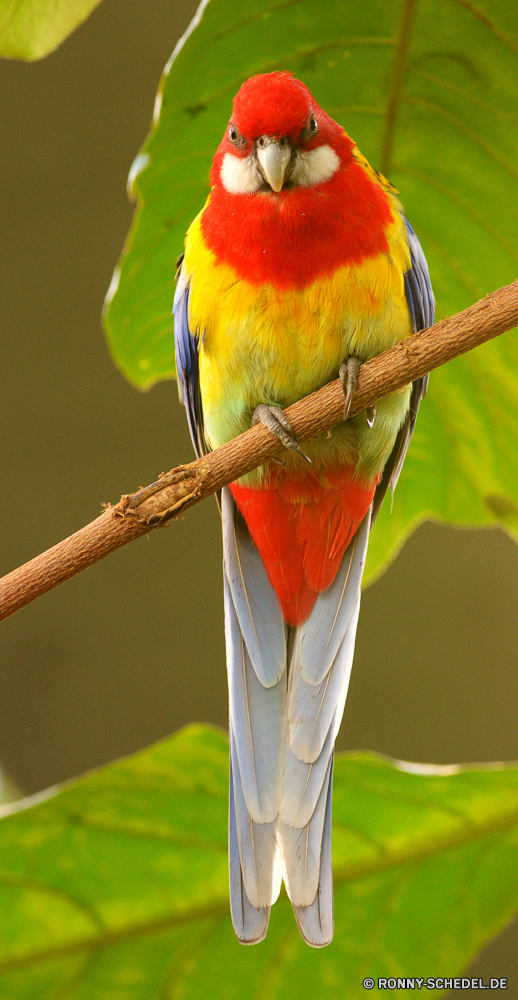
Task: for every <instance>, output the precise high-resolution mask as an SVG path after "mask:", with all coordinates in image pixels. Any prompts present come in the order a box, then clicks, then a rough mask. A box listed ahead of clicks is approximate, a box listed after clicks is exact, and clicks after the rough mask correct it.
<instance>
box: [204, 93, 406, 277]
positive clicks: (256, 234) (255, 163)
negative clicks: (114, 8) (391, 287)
mask: <svg viewBox="0 0 518 1000" xmlns="http://www.w3.org/2000/svg"><path fill="white" fill-rule="evenodd" d="M364 163H365V161H363V160H362V158H361V157H360V155H359V153H358V150H357V149H356V147H355V145H354V142H353V141H352V139H350V138H349V136H348V135H347V134H346V132H344V130H343V128H342V127H341V126H340V125H338V124H337V122H335V121H333V119H332V118H330V117H329V115H327V114H326V113H325V111H323V110H322V108H320V107H319V105H318V104H317V102H316V101H315V99H314V97H313V96H312V94H311V92H310V91H309V90H308V88H307V87H306V86H305V85H304V84H303V83H301V82H300V81H299V80H296V79H295V78H294V77H292V76H291V74H290V73H266V74H264V75H262V76H254V77H252V78H251V79H250V80H247V81H246V82H245V83H244V84H243V85H242V87H241V89H240V90H239V92H238V94H237V95H236V97H235V100H234V105H233V109H232V115H231V118H230V121H229V124H228V127H227V130H226V132H225V135H224V137H223V140H222V142H221V143H220V146H219V148H218V150H217V152H216V155H215V157H214V161H213V164H212V171H211V183H212V186H213V190H212V196H211V199H210V202H209V204H208V206H207V208H206V209H205V212H204V215H203V232H204V236H205V239H206V242H207V244H208V246H209V247H210V249H211V250H213V252H214V253H215V255H216V258H217V259H218V260H220V261H226V262H227V263H229V264H230V265H231V266H232V267H233V268H234V269H235V270H236V271H237V273H238V274H239V276H240V277H241V278H243V279H245V280H247V281H249V282H250V283H251V284H253V285H261V284H263V283H271V284H274V285H276V286H277V287H278V288H280V289H282V288H284V289H288V288H302V287H305V286H307V285H308V284H310V283H311V282H313V281H314V280H315V279H316V278H317V277H318V276H319V275H321V274H332V273H333V271H335V270H336V268H337V267H340V266H341V265H346V264H351V263H359V262H360V261H361V260H363V259H365V258H366V257H368V256H371V255H375V254H378V253H380V252H385V251H386V249H387V242H386V236H385V230H386V227H387V225H388V224H389V223H390V222H391V221H392V214H391V209H390V204H389V201H388V199H387V197H386V194H385V192H384V191H383V189H382V188H381V187H380V185H379V184H378V183H377V182H376V179H375V177H371V176H370V175H369V173H368V171H366V170H365V167H364Z"/></svg>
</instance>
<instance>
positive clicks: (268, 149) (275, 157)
mask: <svg viewBox="0 0 518 1000" xmlns="http://www.w3.org/2000/svg"><path fill="white" fill-rule="evenodd" d="M257 159H258V160H259V163H260V166H261V170H262V172H263V175H264V177H265V179H266V180H267V181H268V184H269V185H270V187H271V188H272V190H273V191H280V190H281V188H282V185H283V184H284V177H285V174H286V169H287V167H288V163H289V162H290V160H291V149H290V146H289V144H288V143H287V142H286V140H283V141H279V140H278V139H268V137H267V136H265V135H263V136H261V138H260V139H259V140H258V142H257Z"/></svg>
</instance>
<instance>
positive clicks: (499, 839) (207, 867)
mask: <svg viewBox="0 0 518 1000" xmlns="http://www.w3.org/2000/svg"><path fill="white" fill-rule="evenodd" d="M227 756H228V745H227V741H226V738H225V736H224V734H223V733H221V732H219V731H217V730H214V729H209V728H207V727H203V726H191V727H189V728H187V729H184V730H183V731H181V732H180V733H178V734H177V735H176V736H174V737H172V738H170V739H168V740H165V741H164V742H162V743H158V744H156V745H155V746H153V747H151V748H150V749H148V750H145V751H143V752H142V753H139V754H136V755H135V756H134V757H130V758H127V759H126V760H122V761H119V762H117V763H115V764H113V765H111V766H109V767H106V768H103V769H101V770H100V771H97V772H94V773H92V774H89V775H86V777H83V778H81V779H79V780H78V781H75V782H72V783H70V784H68V785H65V786H63V787H62V788H61V789H51V790H50V792H49V793H44V794H43V796H35V799H36V803H35V804H33V805H31V807H30V808H26V807H24V806H26V804H27V803H29V804H30V803H31V800H25V802H24V803H22V804H21V805H22V808H20V805H19V804H16V805H14V806H8V807H4V808H3V810H2V812H3V813H4V814H5V813H6V812H7V813H8V815H5V818H4V819H3V820H2V821H1V822H0V921H1V925H0V927H1V929H0V995H1V997H2V1000H56V998H57V997H59V998H60V1000H92V998H94V997H95V998H99V1000H100V998H102V1000H169V998H170V1000H172V998H173V997H174V998H177V997H182V998H185V1000H194V998H195V997H196V998H206V997H211V998H214V1000H218V998H221V1000H243V997H244V996H246V997H250V998H251V1000H253V998H256V997H257V998H259V997H261V998H265V997H268V1000H275V998H279V1000H280V998H283V1000H290V998H294V1000H295V998H298V997H300V996H301V995H304V996H309V997H321V998H322V1000H327V998H337V1000H343V998H344V997H347V998H348V1000H354V998H357V997H362V996H363V997H364V996H365V992H364V990H363V988H362V986H361V983H362V980H363V979H364V977H366V976H372V977H374V978H376V977H378V976H412V975H417V976H419V975H421V976H422V975H423V970H426V972H425V973H424V974H426V975H432V976H444V975H447V976H454V975H458V974H459V973H460V972H462V969H463V968H464V967H465V966H466V965H467V963H468V962H469V961H470V960H471V959H472V958H473V956H474V955H475V954H476V952H477V951H478V950H479V949H480V948H481V946H482V945H483V944H484V942H485V941H487V940H488V939H489V938H491V937H492V936H494V935H495V934H496V933H497V932H498V931H499V930H500V929H501V928H502V927H503V926H504V925H505V924H506V923H507V922H508V921H509V920H510V919H511V917H512V915H513V914H514V913H515V911H516V910H517V909H518V768H516V767H508V768H505V767H499V768H495V767H491V766H489V767H488V768H484V767H483V766H480V765H479V766H478V768H477V769H476V770H475V769H469V768H461V767H459V768H430V769H429V770H428V772H427V769H426V768H425V767H414V771H415V772H416V773H412V770H411V768H412V766H411V765H407V766H406V767H407V769H406V770H405V769H403V770H402V769H400V767H399V766H398V765H395V764H394V763H393V762H390V761H389V760H387V759H382V758H380V757H375V756H373V755H370V754H359V753H353V754H345V755H341V756H339V757H338V760H337V764H336V777H335V795H334V799H335V801H334V820H335V822H334V834H333V838H334V840H333V850H334V870H335V895H336V906H335V919H336V933H335V940H334V942H333V944H332V945H331V946H330V947H329V948H327V949H325V950H324V951H317V952H316V951H314V950H312V949H310V948H308V947H307V946H306V945H305V944H304V943H303V942H302V940H301V938H300V936H299V933H298V930H297V927H296V924H295V920H294V917H293V914H292V912H291V907H290V905H289V903H288V901H287V899H286V898H285V897H283V898H281V899H280V900H279V902H278V903H277V904H276V906H275V907H274V909H273V911H272V918H271V922H270V929H269V931H268V935H267V938H266V941H265V942H264V943H263V944H261V945H259V946H258V947H256V948H243V947H242V946H241V945H239V944H238V943H237V941H236V940H235V938H234V935H233V932H232V928H231V923H230V916H229V913H228V902H227V857H226V844H227V829H226V827H227V780H228V769H227Z"/></svg>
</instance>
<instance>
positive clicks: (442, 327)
mask: <svg viewBox="0 0 518 1000" xmlns="http://www.w3.org/2000/svg"><path fill="white" fill-rule="evenodd" d="M516 325H518V281H515V282H513V284H512V285H507V286H506V287H505V288H500V289H499V290H498V291H496V292H492V293H491V294H490V295H487V296H486V298H484V299H481V300H480V301H479V302H476V303H475V304H474V305H473V306H470V307H469V308H468V309H465V310H464V312H461V313H458V314H457V315H456V316H452V317H450V318H449V319H445V320H442V321H441V322H440V323H436V324H435V326H433V327H431V328H430V329H429V330H423V331H422V332H421V333H419V334H416V335H415V336H413V337H410V338H409V339H408V340H405V341H403V342H402V343H401V344H398V345H397V346H396V347H393V348H392V349H391V350H389V351H386V352H385V353H384V354H380V355H378V357H376V358H373V359H372V361H369V362H367V363H366V364H364V365H362V367H361V370H360V375H359V379H358V388H357V391H356V393H355V396H354V399H353V402H352V406H351V411H350V416H354V415H355V414H356V413H361V411H362V410H365V409H366V407H368V406H372V405H373V404H374V403H375V402H377V400H379V399H382V398H383V397H384V396H387V395H388V394H389V393H391V392H394V391H395V390H396V389H401V388H403V387H404V386H405V385H408V384H409V383H410V382H412V381H413V380H414V379H416V378H419V377H420V376H422V375H425V374H426V373H427V372H429V371H432V370H433V369H434V368H438V367H439V366H440V365H443V364H445V362H446V361H450V360H451V359H452V358H455V357H457V356H458V355H460V354H465V353H466V352H467V351H470V350H472V349H473V348H474V347H477V346H478V345H479V344H482V343H484V342H485V341H486V340H491V339H492V338H493V337H497V336H498V335H499V334H501V333H504V332H505V331H506V330H510V329H511V328H512V327H513V326H516ZM343 408H344V397H343V392H342V387H341V384H340V381H339V380H338V379H337V380H336V381H334V382H330V383H329V385H326V386H324V387H323V388H322V389H319V390H318V392H314V393H312V395H311V396H307V397H306V398H305V399H302V400H300V402H298V403H295V404H294V405H293V406H290V408H289V409H288V410H287V414H288V416H289V419H290V421H291V423H292V425H293V428H294V430H295V433H296V434H297V437H298V439H299V440H300V441H307V440H309V439H310V438H312V437H316V436H317V435H318V434H321V433H322V432H323V431H325V430H327V429H328V428H331V427H333V426H335V425H336V424H338V423H340V421H341V420H342V419H343ZM281 451H282V445H281V444H280V443H279V442H278V441H277V439H276V438H274V437H273V436H272V435H271V434H270V432H269V431H267V430H266V428H265V427H263V426H262V425H258V426H256V427H253V428H251V429H250V430H249V431H246V433H245V434H241V435H240V436H239V437H238V438H235V439H234V440H233V441H229V442H228V444H225V445H223V447H221V448H218V449H217V450H216V451H214V452H212V453H211V454H210V455H207V456H205V457H204V458H201V459H198V460H197V461H196V462H191V463H190V465H184V466H179V467H178V468H177V469H173V470H172V471H171V472H169V473H167V474H166V475H164V476H162V477H161V478H160V479H159V480H158V482H156V483H152V484H151V485H150V486H147V487H145V488H144V489H142V490H138V492H136V493H133V494H131V495H130V496H125V497H122V499H121V500H120V502H119V503H118V504H117V505H116V506H115V507H111V506H110V507H109V508H108V509H107V510H105V512H104V513H103V514H101V515H100V517H98V518H96V520H95V521H92V522H91V524H87V525H86V526H85V527H84V528H81V530H80V531H77V532H76V533H75V534H74V535H71V536H70V537H69V538H65V539H64V541H62V542H58V544H57V545H54V546H53V548H51V549H48V550H47V551H46V552H43V553H42V554H41V555H39V556H36V558H34V559H31V560H30V562H27V563H25V564H24V565H23V566H20V567H19V568H18V569H15V570H13V571H12V573H9V574H7V576H4V577H3V579H1V580H0V620H2V619H3V618H7V617H8V616H9V615H12V614H13V613H14V612H15V611H18V610H19V609H20V608H22V607H24V606H25V605H26V604H30V602H31V601H34V600H35V599H36V598H37V597H40V596H41V595H42V594H45V593H46V592H47V591H48V590H52V588H53V587H57V586H58V584H60V583H63V582H64V581H65V580H68V579H69V578H70V577H72V576H74V575H75V574H76V573H79V572H80V571H81V570H83V569H86V568H87V566H91V565H92V564H93V563H95V562H97V561H98V560H99V559H103V558H104V556H107V555H108V553H110V552H113V551H114V550H115V549H118V548H120V547H121V546H122V545H126V543H127V542H131V541H133V539H134V538H139V537H140V536H141V535H144V534H146V533H148V532H149V531H152V530H153V529H155V528H157V527H160V526H162V525H164V524H167V523H168V522H169V521H170V520H171V519H172V518H174V517H177V516H178V515H180V514H182V513H183V512H184V511H185V510H187V509H188V508H189V507H192V506H193V504H195V503H198V502H199V501H200V500H203V499H205V497H208V496H210V494H211V493H215V492H216V491H217V490H220V489H221V488H222V487H223V486H226V485H227V484H228V483H231V482H233V481H234V480H235V479H238V478H239V477H240V476H243V475H245V473H247V472H251V470H252V469H255V468H256V467H257V466H258V465H262V464H263V463H264V462H265V461H267V459H270V458H272V457H273V456H275V455H278V454H280V452H281Z"/></svg>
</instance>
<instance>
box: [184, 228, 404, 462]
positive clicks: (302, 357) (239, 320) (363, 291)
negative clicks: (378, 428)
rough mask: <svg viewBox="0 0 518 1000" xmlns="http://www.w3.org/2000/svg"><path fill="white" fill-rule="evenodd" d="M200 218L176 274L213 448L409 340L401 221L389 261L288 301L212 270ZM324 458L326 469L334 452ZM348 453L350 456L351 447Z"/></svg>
mask: <svg viewBox="0 0 518 1000" xmlns="http://www.w3.org/2000/svg"><path fill="white" fill-rule="evenodd" d="M201 214H202V213H200V215H199V216H198V217H197V218H196V219H195V220H194V222H193V224H192V225H191V227H190V229H189V232H188V234H187V240H186V248H185V258H184V263H183V268H184V269H185V272H186V274H187V275H188V276H189V279H190V289H191V291H190V299H189V310H190V312H189V324H190V328H191V330H192V331H193V333H194V332H195V333H196V334H197V336H198V337H199V340H200V344H199V360H200V387H201V394H202V401H203V414H204V422H205V431H206V436H207V440H208V442H209V443H210V445H211V446H212V447H216V446H217V445H219V444H222V443H223V442H224V441H227V440H229V439H230V438H232V437H234V436H235V435H236V434H238V433H240V432H241V431H243V430H246V429H247V428H248V427H249V426H250V420H251V416H252V413H253V410H254V409H255V407H256V406H257V405H258V404H259V403H267V404H277V405H280V406H287V405H289V404H290V403H293V402H295V401H296V400H297V399H300V398H301V397H303V396H305V395H307V394H308V393H309V392H312V391H314V390H315V389H317V388H319V387H320V386H322V385H324V384H325V383H326V382H329V381H330V380H331V379H333V378H336V377H337V374H338V368H339V367H340V365H341V363H342V361H343V360H344V359H346V358H347V357H348V356H349V355H351V354H353V355H355V356H356V357H359V358H360V359H361V360H366V359H367V358H369V357H372V356H374V355H375V354H379V353H380V352H381V351H383V350H386V349H387V348H388V347H391V346H392V345H393V344H394V343H396V342H397V341H399V340H402V339H403V338H404V337H406V336H408V335H409V334H410V333H411V332H412V327H411V321H410V317H409V312H408V307H407V304H406V300H405V292H404V281H403V274H404V271H406V270H407V269H408V267H409V264H410V261H409V252H408V245H407V241H406V236H405V230H404V223H403V220H402V218H401V216H400V214H399V212H395V213H394V215H395V220H396V221H395V222H394V224H393V225H392V226H391V227H390V228H391V232H390V233H389V248H390V252H389V254H383V255H380V256H378V257H374V258H371V259H369V260H367V261H365V262H364V263H362V264H360V265H357V266H355V265H352V266H350V267H340V268H339V269H337V270H336V271H335V272H334V273H333V274H332V275H331V276H330V277H320V278H319V279H318V280H316V281H315V282H314V283H313V284H311V285H310V286H308V287H307V288H304V289H300V290H289V291H279V290H278V289H276V288H275V287H274V286H273V285H265V286H263V287H255V286H253V285H251V284H249V283H248V282H246V281H243V280H242V279H240V278H238V277H237V275H236V274H235V272H234V271H233V270H232V269H231V268H230V267H229V266H228V265H226V264H220V263H218V261H217V260H216V258H215V256H214V254H213V253H212V252H211V251H210V250H209V249H208V247H207V246H206V244H205V242H204V238H203V234H202V231H201ZM399 399H400V406H398V410H399V409H400V408H401V405H402V404H403V399H402V397H401V396H400V397H399ZM399 423H400V418H398V424H399ZM341 437H343V435H341ZM337 444H338V442H337ZM341 447H342V451H343V442H342V444H341ZM351 447H353V446H352V445H351ZM329 449H330V450H329ZM328 450H329V457H330V459H331V452H332V451H334V448H333V447H332V446H331V445H328ZM353 450H354V451H355V452H356V454H357V452H358V442H357V441H356V440H355V443H354V449H353ZM382 450H383V451H384V450H385V449H382Z"/></svg>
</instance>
